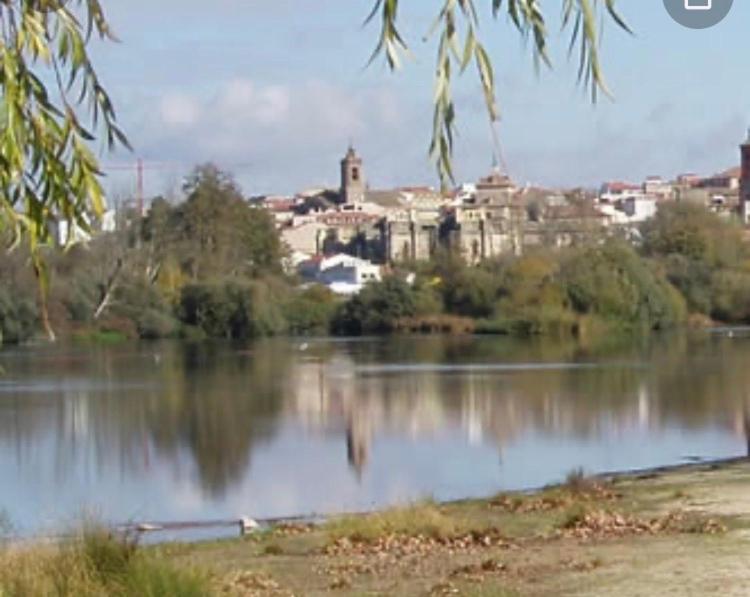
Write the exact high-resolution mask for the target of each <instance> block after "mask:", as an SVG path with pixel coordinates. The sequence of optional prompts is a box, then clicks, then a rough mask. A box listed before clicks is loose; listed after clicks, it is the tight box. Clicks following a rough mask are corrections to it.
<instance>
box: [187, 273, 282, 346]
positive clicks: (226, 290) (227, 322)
mask: <svg viewBox="0 0 750 597" xmlns="http://www.w3.org/2000/svg"><path fill="white" fill-rule="evenodd" d="M272 286H276V287H275V288H272ZM283 290H284V289H283V288H281V287H280V285H279V284H278V283H275V282H264V281H252V282H251V281H247V280H229V281H224V282H221V281H219V282H210V283H205V284H190V285H187V286H185V287H184V288H183V289H182V293H181V297H180V307H179V311H178V313H179V317H180V320H181V321H182V323H184V324H186V325H188V326H191V327H195V328H199V329H201V330H202V331H203V332H204V333H205V334H206V335H207V336H208V337H211V338H232V339H244V338H254V337H262V336H270V335H273V334H278V333H281V332H283V331H285V329H286V322H285V320H284V315H283V311H282V309H283V302H284V297H283V296H279V294H280V291H283Z"/></svg>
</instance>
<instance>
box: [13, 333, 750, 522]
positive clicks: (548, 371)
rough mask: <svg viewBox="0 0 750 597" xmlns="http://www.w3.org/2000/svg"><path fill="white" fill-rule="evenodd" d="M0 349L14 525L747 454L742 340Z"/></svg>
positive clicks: (444, 489) (323, 501)
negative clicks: (88, 515)
mask: <svg viewBox="0 0 750 597" xmlns="http://www.w3.org/2000/svg"><path fill="white" fill-rule="evenodd" d="M301 348H303V347H301V346H300V341H292V340H274V341H268V342H262V343H258V344H254V345H250V346H244V347H233V346H231V345H228V344H211V345H185V344H179V343H162V344H139V345H126V346H117V347H91V348H89V347H29V348H23V349H15V350H6V351H3V352H0V366H1V367H2V368H3V369H4V370H5V376H4V377H1V378H0V479H1V480H2V481H1V482H0V483H1V484H0V509H3V510H5V512H6V513H7V516H8V517H9V518H10V519H11V520H12V521H13V523H14V524H15V526H16V528H17V529H18V530H19V531H20V532H22V533H34V532H42V531H44V532H46V531H50V530H52V529H59V528H60V527H61V526H65V525H67V524H70V523H71V522H73V521H74V520H76V519H77V518H79V517H80V516H81V514H82V513H83V512H84V511H92V510H93V511H94V512H95V513H97V514H98V515H99V516H100V517H103V518H104V519H106V520H108V521H112V522H125V521H130V520H137V521H143V520H159V521H163V520H167V521H170V520H178V521H179V520H204V519H216V518H233V517H239V516H242V515H249V516H255V517H273V516H288V515H296V514H310V513H325V512H334V511H344V510H362V509H370V508H373V507H378V506H383V505H388V504H396V503H400V502H405V501H411V500H414V499H417V498H423V497H430V496H432V497H435V498H438V499H451V498H459V497H467V496H482V495H487V494H491V493H493V492H497V491H499V490H502V489H518V488H529V487H537V486H540V485H543V484H546V483H549V482H553V481H557V480H560V479H562V478H564V476H565V474H566V473H567V472H568V471H570V470H571V469H573V468H575V467H583V468H584V469H585V470H587V471H590V472H595V471H610V470H620V469H632V468H641V467H650V466H655V465H667V464H674V463H680V462H685V461H686V460H689V459H695V458H706V459H710V458H721V457H730V456H739V455H743V454H746V452H747V442H746V438H745V413H746V409H748V408H750V335H748V333H747V332H743V331H742V330H737V331H735V332H734V333H732V334H729V333H726V332H721V333H702V334H697V335H692V336H691V335H687V334H683V335H671V336H661V337H657V338H652V339H650V340H648V341H643V342H639V343H629V344H626V345H619V346H607V347H599V348H592V347H585V346H580V345H576V344H566V343H557V342H549V341H546V342H540V341H539V342H537V341H518V340H510V339H504V338H499V339H498V338H477V339H456V338H452V339H451V338H409V339H390V340H362V341H332V340H319V341H316V340H312V341H309V346H307V347H306V350H302V349H301Z"/></svg>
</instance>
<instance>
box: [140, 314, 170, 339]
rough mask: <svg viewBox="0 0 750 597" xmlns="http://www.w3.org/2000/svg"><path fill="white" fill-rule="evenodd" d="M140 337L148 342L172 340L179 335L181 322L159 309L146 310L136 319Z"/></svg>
mask: <svg viewBox="0 0 750 597" xmlns="http://www.w3.org/2000/svg"><path fill="white" fill-rule="evenodd" d="M136 326H137V327H138V335H139V336H140V337H141V338H143V339H146V340H157V339H159V338H171V337H172V336H174V335H175V334H176V333H177V329H178V327H179V322H178V321H177V320H176V319H175V318H174V317H172V316H171V315H170V314H168V313H162V312H161V311H158V310H157V309H153V308H151V309H146V311H145V312H143V313H142V314H141V315H140V316H138V317H137V319H136Z"/></svg>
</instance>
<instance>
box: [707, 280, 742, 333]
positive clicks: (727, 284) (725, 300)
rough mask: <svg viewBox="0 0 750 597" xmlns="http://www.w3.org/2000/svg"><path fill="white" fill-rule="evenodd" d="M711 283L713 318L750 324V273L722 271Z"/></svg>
mask: <svg viewBox="0 0 750 597" xmlns="http://www.w3.org/2000/svg"><path fill="white" fill-rule="evenodd" d="M711 281H712V294H711V312H710V314H711V316H712V317H713V318H714V319H717V320H719V321H728V322H739V323H747V322H750V272H743V271H731V270H720V271H718V272H716V273H714V275H713V276H712V278H711Z"/></svg>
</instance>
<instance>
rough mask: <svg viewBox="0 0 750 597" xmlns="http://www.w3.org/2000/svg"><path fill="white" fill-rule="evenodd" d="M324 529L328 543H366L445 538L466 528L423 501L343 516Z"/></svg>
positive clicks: (453, 518)
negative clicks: (392, 537)
mask: <svg viewBox="0 0 750 597" xmlns="http://www.w3.org/2000/svg"><path fill="white" fill-rule="evenodd" d="M462 527H464V528H462ZM325 530H326V531H327V533H328V536H329V537H330V539H331V540H332V541H336V540H338V539H342V538H348V539H352V540H356V541H362V542H370V541H375V540H377V539H379V538H381V537H383V536H385V535H406V536H411V537H415V536H419V535H421V536H424V537H430V538H432V539H445V538H448V537H452V536H454V535H456V534H457V533H459V532H461V531H462V530H463V531H465V530H467V529H466V528H465V525H462V524H460V523H459V521H458V520H457V519H456V518H455V517H452V516H449V515H447V514H445V513H444V512H443V510H441V508H440V507H438V506H437V505H436V504H434V503H432V502H425V503H423V504H415V505H413V506H409V507H407V508H396V509H393V510H387V511H384V512H378V513H375V514H368V515H364V516H343V517H341V518H336V519H333V520H331V521H330V522H328V523H327V524H326V525H325Z"/></svg>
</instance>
